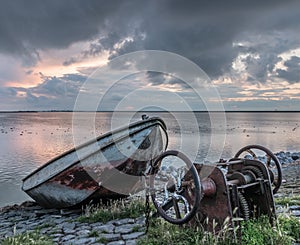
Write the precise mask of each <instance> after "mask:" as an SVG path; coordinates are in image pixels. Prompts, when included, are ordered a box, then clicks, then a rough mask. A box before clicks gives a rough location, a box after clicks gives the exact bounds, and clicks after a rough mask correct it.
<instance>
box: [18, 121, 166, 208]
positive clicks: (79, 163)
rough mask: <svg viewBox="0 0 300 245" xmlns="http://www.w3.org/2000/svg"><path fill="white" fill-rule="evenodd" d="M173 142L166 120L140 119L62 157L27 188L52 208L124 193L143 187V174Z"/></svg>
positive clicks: (26, 180) (33, 175) (41, 170)
mask: <svg viewBox="0 0 300 245" xmlns="http://www.w3.org/2000/svg"><path fill="white" fill-rule="evenodd" d="M164 134H165V135H164ZM164 137H165V138H164ZM167 143H168V142H167V135H166V126H165V124H164V122H163V121H162V120H161V119H160V118H150V119H148V120H143V121H139V122H136V123H133V124H131V125H129V126H127V127H124V128H122V129H118V130H115V131H113V132H110V133H108V134H105V135H103V136H101V137H98V138H97V139H96V140H93V141H90V142H87V143H86V144H84V145H81V146H79V147H77V148H76V149H72V150H70V151H68V152H66V153H64V154H62V155H61V156H59V157H56V158H55V159H53V160H51V161H50V162H48V163H46V164H45V165H43V166H42V167H40V168H39V169H37V170H36V171H34V172H33V173H31V174H30V175H28V176H27V177H26V178H24V179H23V187H22V189H23V190H24V191H25V192H26V193H27V194H28V195H29V196H31V197H32V198H33V199H34V200H35V201H37V202H38V203H39V204H40V205H42V206H44V207H51V208H67V207H73V206H76V205H79V204H84V203H86V202H88V201H90V200H91V199H100V198H120V197H124V196H126V195H129V194H132V193H134V192H136V191H138V190H140V189H141V188H142V185H141V183H142V175H143V174H144V172H145V171H146V169H147V166H148V165H149V163H150V161H151V160H153V159H155V158H156V157H157V156H159V155H160V154H161V153H162V152H163V151H164V150H165V149H166V147H167Z"/></svg>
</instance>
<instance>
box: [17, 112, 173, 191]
mask: <svg viewBox="0 0 300 245" xmlns="http://www.w3.org/2000/svg"><path fill="white" fill-rule="evenodd" d="M151 121H158V122H157V123H155V124H159V125H160V126H162V129H163V131H164V132H165V134H166V138H167V142H166V146H165V149H166V148H167V146H168V135H167V132H166V130H167V127H166V124H165V122H164V121H163V120H162V119H161V118H159V117H151V118H149V119H147V120H140V121H137V122H134V123H132V124H130V125H129V126H125V127H121V128H118V129H115V130H113V131H110V132H108V133H105V134H104V135H100V136H98V137H97V138H96V139H92V140H89V141H87V142H85V143H83V144H81V145H79V146H78V147H74V148H72V149H70V150H68V151H66V152H64V153H62V154H60V155H58V156H56V157H54V158H53V159H51V160H50V161H48V162H46V163H45V164H43V165H42V166H40V167H39V168H37V169H36V170H34V171H33V172H31V173H30V174H29V175H27V176H26V177H25V178H24V179H23V180H22V181H23V185H22V190H23V191H25V192H28V191H30V190H32V189H34V188H37V187H38V186H40V185H42V184H44V183H45V182H47V181H48V180H49V179H51V178H54V177H55V176H57V175H58V174H60V173H61V172H62V171H65V170H67V169H69V168H71V167H72V166H74V165H76V164H78V163H79V162H80V161H82V160H84V159H86V158H88V157H90V156H91V155H93V154H95V153H96V152H98V151H102V150H104V149H105V148H107V147H109V146H111V145H112V144H115V143H116V142H119V141H121V140H123V139H124V138H127V137H128V135H125V136H123V137H120V138H118V139H115V140H113V141H111V142H109V143H107V144H106V145H104V146H103V147H101V148H99V150H97V151H95V152H93V153H91V154H89V155H87V156H85V157H84V158H82V159H79V160H78V161H75V162H74V163H72V164H70V165H69V166H67V167H66V168H65V169H63V170H62V171H60V172H58V173H56V174H55V175H53V176H50V177H48V178H46V180H44V181H42V182H41V183H39V184H37V185H35V186H33V187H30V188H28V189H26V190H25V189H24V188H23V187H24V182H25V181H26V180H27V179H29V178H30V177H32V176H33V175H34V174H36V173H37V172H39V171H41V170H42V169H43V168H45V167H46V166H48V165H50V164H51V163H53V162H55V161H56V160H58V159H60V158H62V157H64V156H66V155H68V154H70V153H72V152H75V151H76V150H78V149H81V148H83V147H85V146H87V145H89V144H91V143H95V142H98V141H99V140H101V139H102V138H105V137H109V136H111V135H113V134H115V133H118V132H120V131H123V130H125V129H130V128H133V127H136V126H138V125H140V124H143V123H145V122H151ZM155 124H152V125H148V126H147V127H144V128H141V129H139V130H136V131H134V132H132V133H131V134H130V135H132V134H135V133H138V132H140V131H142V130H144V129H147V128H149V127H152V126H153V125H155Z"/></svg>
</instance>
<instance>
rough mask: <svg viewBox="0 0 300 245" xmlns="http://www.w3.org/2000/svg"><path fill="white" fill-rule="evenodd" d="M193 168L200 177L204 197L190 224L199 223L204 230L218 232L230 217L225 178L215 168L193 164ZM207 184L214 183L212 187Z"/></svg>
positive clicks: (230, 208)
mask: <svg viewBox="0 0 300 245" xmlns="http://www.w3.org/2000/svg"><path fill="white" fill-rule="evenodd" d="M195 167H196V169H197V171H198V174H199V176H200V179H201V185H203V184H204V188H203V189H204V196H203V198H202V200H201V202H200V206H199V208H198V212H197V215H196V217H195V218H194V219H193V220H192V221H191V223H190V224H191V225H196V224H198V223H199V222H200V223H201V224H202V225H203V227H204V228H205V229H206V230H210V231H213V230H214V231H218V230H220V229H221V227H222V225H223V223H224V221H225V219H226V218H227V217H232V207H231V203H230V196H229V190H228V187H227V183H226V177H225V175H224V173H223V172H222V171H221V170H220V169H219V168H218V167H216V166H212V165H202V164H195ZM209 182H214V186H213V185H212V184H211V183H210V184H209V185H208V183H209ZM205 193H207V194H206V195H205ZM214 224H216V226H215V225H214Z"/></svg>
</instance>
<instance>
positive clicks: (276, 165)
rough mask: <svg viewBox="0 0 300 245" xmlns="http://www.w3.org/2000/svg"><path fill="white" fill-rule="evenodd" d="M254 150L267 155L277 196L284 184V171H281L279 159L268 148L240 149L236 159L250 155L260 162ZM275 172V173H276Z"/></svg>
mask: <svg viewBox="0 0 300 245" xmlns="http://www.w3.org/2000/svg"><path fill="white" fill-rule="evenodd" d="M254 150H260V151H262V152H264V153H265V156H266V162H265V164H266V165H267V168H268V170H269V175H270V180H271V183H272V185H273V186H274V188H273V194H275V193H276V192H277V191H278V189H279V188H280V186H281V183H282V171H281V164H280V162H279V160H278V158H277V157H276V156H275V155H274V154H273V153H272V152H271V151H270V150H269V149H267V148H266V147H263V146H260V145H248V146H245V147H243V148H242V149H240V150H239V151H238V152H237V153H236V154H235V156H234V157H235V158H239V157H241V156H242V155H245V154H247V153H248V154H250V155H251V156H252V157H253V159H254V160H259V159H258V156H257V154H256V153H255V152H254ZM274 170H275V173H274Z"/></svg>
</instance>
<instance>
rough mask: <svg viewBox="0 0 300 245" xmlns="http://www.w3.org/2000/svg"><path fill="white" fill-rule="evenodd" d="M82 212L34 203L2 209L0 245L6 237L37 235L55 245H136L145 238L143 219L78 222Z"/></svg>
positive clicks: (0, 216) (0, 214)
mask: <svg viewBox="0 0 300 245" xmlns="http://www.w3.org/2000/svg"><path fill="white" fill-rule="evenodd" d="M81 214H82V210H58V209H43V208H42V207H40V206H38V205H37V204H36V203H34V202H25V203H23V204H21V205H14V206H9V207H5V208H2V210H1V213H0V243H1V240H3V239H4V238H6V237H11V236H13V235H17V234H21V233H25V232H34V231H37V230H38V231H39V233H40V234H41V235H47V236H49V237H50V238H52V240H53V242H54V243H55V244H109V245H117V244H128V245H129V244H130V245H133V244H136V240H137V239H138V238H140V237H141V236H143V235H145V228H144V227H145V219H144V218H143V217H140V218H136V219H131V218H126V219H119V220H111V221H109V222H107V223H102V222H96V223H84V222H80V221H78V217H79V216H80V215H81Z"/></svg>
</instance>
